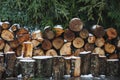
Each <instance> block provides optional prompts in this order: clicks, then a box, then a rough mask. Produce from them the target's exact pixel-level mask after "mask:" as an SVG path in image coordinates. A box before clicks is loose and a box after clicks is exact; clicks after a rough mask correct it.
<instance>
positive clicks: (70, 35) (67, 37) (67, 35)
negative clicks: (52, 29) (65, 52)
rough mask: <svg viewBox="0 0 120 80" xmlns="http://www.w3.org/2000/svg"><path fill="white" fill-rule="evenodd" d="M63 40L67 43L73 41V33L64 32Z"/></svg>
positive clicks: (67, 30)
mask: <svg viewBox="0 0 120 80" xmlns="http://www.w3.org/2000/svg"><path fill="white" fill-rule="evenodd" d="M64 39H65V40H67V41H73V40H74V39H75V34H74V32H72V31H70V30H69V29H66V30H65V32H64Z"/></svg>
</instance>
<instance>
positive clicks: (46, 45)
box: [42, 39, 52, 50]
mask: <svg viewBox="0 0 120 80" xmlns="http://www.w3.org/2000/svg"><path fill="white" fill-rule="evenodd" d="M42 48H43V49H44V50H49V49H51V48H52V43H51V42H50V41H49V40H47V39H44V40H43V42H42Z"/></svg>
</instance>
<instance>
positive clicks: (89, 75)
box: [81, 74, 93, 78]
mask: <svg viewBox="0 0 120 80" xmlns="http://www.w3.org/2000/svg"><path fill="white" fill-rule="evenodd" d="M81 77H89V78H90V77H93V76H92V74H88V75H81Z"/></svg>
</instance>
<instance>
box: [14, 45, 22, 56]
mask: <svg viewBox="0 0 120 80" xmlns="http://www.w3.org/2000/svg"><path fill="white" fill-rule="evenodd" d="M15 53H16V56H17V57H19V56H22V45H19V46H18V47H17V48H16V49H15Z"/></svg>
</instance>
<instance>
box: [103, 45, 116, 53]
mask: <svg viewBox="0 0 120 80" xmlns="http://www.w3.org/2000/svg"><path fill="white" fill-rule="evenodd" d="M104 48H105V51H106V52H107V53H110V54H111V53H113V52H114V51H115V49H116V47H115V45H113V44H110V43H106V44H105V45H104Z"/></svg>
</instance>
